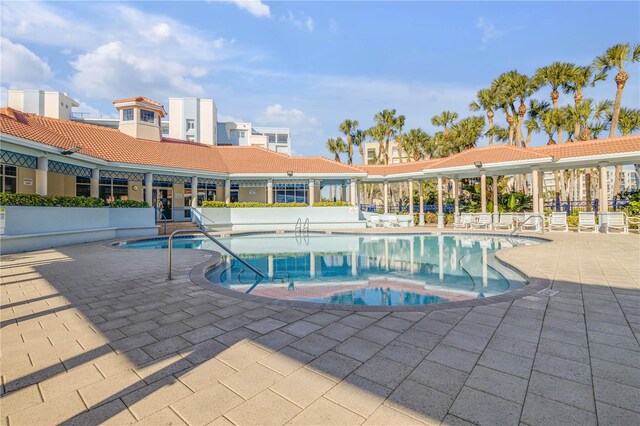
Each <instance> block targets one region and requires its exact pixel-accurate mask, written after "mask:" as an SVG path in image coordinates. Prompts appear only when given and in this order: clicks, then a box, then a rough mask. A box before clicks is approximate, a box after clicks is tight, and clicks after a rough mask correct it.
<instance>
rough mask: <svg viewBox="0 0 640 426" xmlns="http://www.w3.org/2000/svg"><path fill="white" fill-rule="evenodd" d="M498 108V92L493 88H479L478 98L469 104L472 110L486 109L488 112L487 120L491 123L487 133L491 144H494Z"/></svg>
mask: <svg viewBox="0 0 640 426" xmlns="http://www.w3.org/2000/svg"><path fill="white" fill-rule="evenodd" d="M498 108H499V105H498V94H497V93H496V90H495V89H493V88H488V89H481V90H478V93H477V94H476V99H475V100H474V101H472V102H471V103H470V104H469V109H470V110H471V111H480V110H484V111H486V112H487V121H488V123H489V130H488V132H487V135H488V136H489V145H493V136H494V135H493V132H492V129H493V117H494V116H495V110H496V109H498Z"/></svg>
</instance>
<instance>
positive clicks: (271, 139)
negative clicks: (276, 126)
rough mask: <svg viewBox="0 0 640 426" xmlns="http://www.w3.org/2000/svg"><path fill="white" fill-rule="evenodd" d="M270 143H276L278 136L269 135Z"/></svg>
mask: <svg viewBox="0 0 640 426" xmlns="http://www.w3.org/2000/svg"><path fill="white" fill-rule="evenodd" d="M269 143H276V135H269Z"/></svg>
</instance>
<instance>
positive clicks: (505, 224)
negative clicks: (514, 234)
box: [493, 213, 513, 231]
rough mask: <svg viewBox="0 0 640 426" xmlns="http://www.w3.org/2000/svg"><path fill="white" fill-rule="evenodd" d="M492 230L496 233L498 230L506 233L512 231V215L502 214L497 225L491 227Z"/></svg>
mask: <svg viewBox="0 0 640 426" xmlns="http://www.w3.org/2000/svg"><path fill="white" fill-rule="evenodd" d="M493 229H495V230H496V231H497V230H499V229H506V230H507V231H513V215H512V214H509V213H502V214H501V215H500V219H498V223H496V224H494V225H493Z"/></svg>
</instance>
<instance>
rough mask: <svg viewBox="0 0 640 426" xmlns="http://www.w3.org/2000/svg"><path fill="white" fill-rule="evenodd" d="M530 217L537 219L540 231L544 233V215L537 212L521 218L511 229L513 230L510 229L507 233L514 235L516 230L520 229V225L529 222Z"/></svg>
mask: <svg viewBox="0 0 640 426" xmlns="http://www.w3.org/2000/svg"><path fill="white" fill-rule="evenodd" d="M531 219H537V220H538V221H539V226H540V233H541V234H544V216H543V215H538V214H533V215H531V216H529V217H528V218H526V219H525V220H523V221H522V222H521V223H520V224H519V225H518V226H517V227H515V228H514V229H513V231H511V232H510V233H509V235H515V234H516V233H517V232H518V231H520V230H521V229H522V227H523V226H524V225H526V224H527V222H529V221H530V220H531Z"/></svg>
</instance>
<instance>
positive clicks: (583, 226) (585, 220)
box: [578, 212, 598, 233]
mask: <svg viewBox="0 0 640 426" xmlns="http://www.w3.org/2000/svg"><path fill="white" fill-rule="evenodd" d="M578 232H579V233H583V232H598V225H597V224H596V214H595V213H594V212H578Z"/></svg>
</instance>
